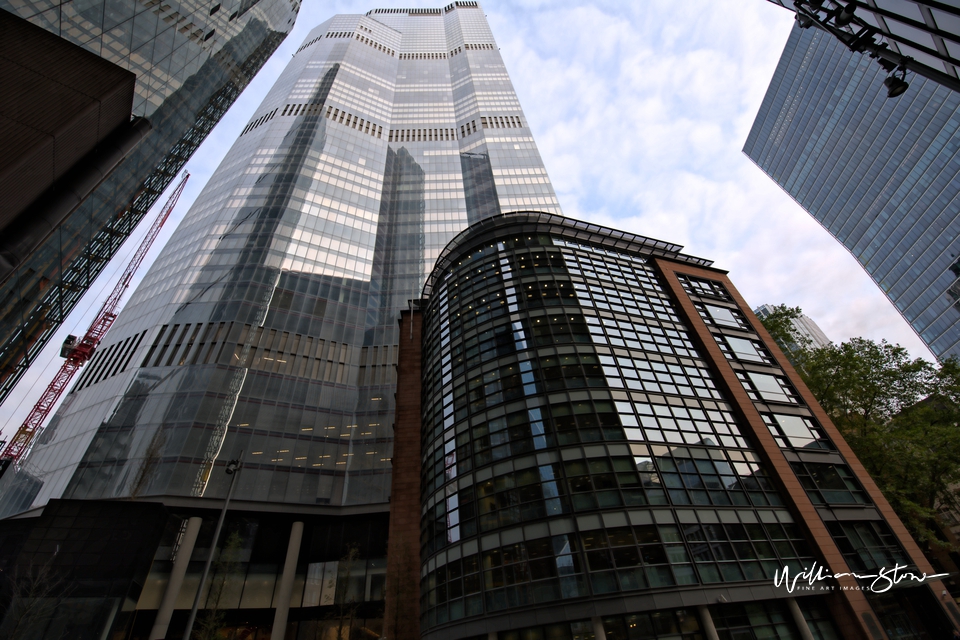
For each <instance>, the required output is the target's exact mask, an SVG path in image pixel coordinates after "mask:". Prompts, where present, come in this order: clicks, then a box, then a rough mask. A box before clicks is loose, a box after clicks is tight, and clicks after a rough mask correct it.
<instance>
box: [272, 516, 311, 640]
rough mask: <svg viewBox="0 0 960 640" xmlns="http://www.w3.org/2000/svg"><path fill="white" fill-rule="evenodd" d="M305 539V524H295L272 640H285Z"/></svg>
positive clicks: (291, 535)
mask: <svg viewBox="0 0 960 640" xmlns="http://www.w3.org/2000/svg"><path fill="white" fill-rule="evenodd" d="M302 539H303V523H302V522H294V523H293V526H292V527H291V528H290V542H289V544H287V559H286V561H284V563H283V575H281V576H280V590H279V591H277V611H276V613H274V614H273V631H272V633H271V635H270V638H271V639H272V640H283V636H284V634H285V633H286V632H287V614H288V613H290V594H291V593H293V579H294V577H295V576H296V575H297V558H299V557H300V540H302Z"/></svg>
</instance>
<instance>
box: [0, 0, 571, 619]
mask: <svg viewBox="0 0 960 640" xmlns="http://www.w3.org/2000/svg"><path fill="white" fill-rule="evenodd" d="M531 208H537V209H542V210H545V211H549V212H553V213H559V212H560V208H559V205H558V203H557V199H556V196H555V193H554V190H553V187H552V186H551V184H550V180H549V178H548V177H547V172H546V170H545V169H544V166H543V163H542V161H541V159H540V155H539V152H538V151H537V147H536V144H535V143H534V140H533V138H532V136H531V133H530V129H529V128H528V126H527V121H526V118H525V116H524V114H523V111H522V109H521V108H520V104H519V102H518V100H517V96H516V94H515V93H514V90H513V87H512V86H511V84H510V78H509V76H508V75H507V71H506V68H505V66H504V63H503V60H502V59H501V57H500V53H499V50H498V48H497V45H496V41H495V40H494V38H493V35H492V34H491V32H490V28H489V26H488V25H487V22H486V19H485V17H484V14H483V11H482V10H481V8H480V7H479V6H478V5H477V3H475V2H456V3H454V4H450V5H448V6H447V7H445V8H442V9H411V10H406V9H403V10H398V9H376V10H373V11H370V12H369V13H368V14H366V15H338V16H335V17H333V18H331V19H329V20H327V21H326V22H324V23H322V24H320V25H318V26H317V27H316V28H314V29H313V30H312V31H311V32H310V33H309V35H308V36H307V38H306V39H305V41H304V42H303V45H302V46H301V47H300V48H299V49H298V50H297V51H296V54H295V55H294V57H293V59H292V60H291V61H290V63H289V64H288V65H287V67H286V69H285V70H284V72H283V73H282V74H281V75H280V77H279V78H278V79H277V81H276V83H275V85H274V86H273V88H272V89H271V90H270V91H269V93H268V94H267V95H266V97H265V98H264V100H263V102H262V103H261V106H260V107H259V108H258V109H257V111H256V113H255V114H254V116H253V118H252V119H251V121H250V122H249V123H248V124H247V125H246V126H245V127H244V128H243V129H242V130H240V131H238V132H237V139H236V142H235V143H234V145H233V147H232V148H231V149H230V151H229V152H228V153H227V155H226V157H225V158H224V160H223V162H222V163H221V165H220V167H219V168H218V169H217V171H216V172H214V174H213V175H212V177H211V178H210V180H209V182H208V184H207V185H206V187H205V188H204V190H203V191H202V193H201V194H200V196H199V197H198V198H197V200H196V202H195V203H194V205H193V207H192V208H191V209H190V211H189V212H188V213H187V214H186V215H185V217H184V219H183V221H182V223H181V224H180V226H179V228H178V229H177V230H176V231H175V233H174V234H173V236H172V238H171V240H170V241H169V243H168V244H167V245H166V246H165V247H164V249H163V251H162V252H161V254H160V256H159V257H158V258H157V260H156V262H155V264H154V265H153V266H152V268H151V269H150V270H149V271H148V273H147V274H146V276H145V277H144V280H143V282H142V283H141V284H140V286H139V287H138V289H137V290H136V291H135V293H134V294H133V295H132V296H131V299H130V301H129V303H128V304H127V305H126V307H125V309H124V310H123V312H122V313H121V314H120V316H119V317H118V319H117V320H116V322H115V324H114V326H113V328H112V330H111V332H110V334H109V335H108V337H107V338H106V339H105V341H104V342H103V344H102V346H101V348H100V350H99V353H98V355H97V356H96V357H95V358H94V360H93V361H91V363H90V364H89V365H88V366H87V367H86V371H85V372H84V374H83V375H82V376H81V377H80V378H79V380H78V382H77V384H76V385H75V387H74V388H73V390H72V392H71V393H70V394H69V395H68V396H67V398H66V400H65V402H64V405H63V407H62V408H61V409H60V411H59V412H58V414H57V415H56V416H55V417H54V419H53V420H52V422H51V424H50V425H49V426H48V427H47V428H46V430H45V432H44V433H43V434H42V435H41V436H40V437H39V439H38V441H37V442H36V444H35V446H34V448H33V450H32V452H31V453H30V455H29V457H28V458H27V459H26V461H25V463H24V464H23V466H22V467H21V468H20V469H18V470H14V469H10V470H9V471H8V472H7V474H6V475H5V476H4V477H3V479H2V487H0V491H2V498H0V502H2V510H3V514H5V515H10V514H13V513H17V512H20V511H23V510H26V509H31V508H36V507H42V506H43V505H47V504H48V501H50V500H51V499H57V498H64V499H72V500H77V499H79V500H83V501H87V502H86V503H88V504H89V503H90V502H89V501H93V500H104V499H113V498H120V497H124V498H136V499H138V500H140V501H148V502H154V503H156V502H162V503H163V504H164V505H166V507H167V508H168V509H173V508H174V506H175V507H176V509H179V511H177V512H176V514H175V515H172V516H171V518H174V519H176V517H180V518H181V520H182V522H184V523H186V524H183V527H187V525H188V524H189V518H190V517H191V516H190V514H191V513H195V512H196V510H197V509H200V510H203V509H205V508H206V509H210V508H214V507H216V506H217V505H218V504H219V500H220V499H222V498H223V497H224V496H225V495H226V492H227V482H228V480H229V476H227V475H226V474H224V473H223V469H224V464H225V462H226V461H227V460H230V459H231V458H237V457H239V456H240V455H241V453H242V455H243V463H244V468H243V470H242V472H241V474H240V476H239V480H238V482H237V487H236V491H235V494H234V496H233V499H234V504H235V505H237V507H236V508H237V509H241V510H246V511H247V512H248V513H261V512H264V511H269V512H271V514H272V515H271V516H270V518H269V522H268V521H267V520H268V519H263V520H257V517H259V516H251V517H254V520H256V521H257V522H258V523H259V524H258V525H257V526H258V527H259V529H258V531H259V533H257V534H256V536H254V537H253V538H250V539H251V540H253V539H254V538H255V539H256V540H260V542H251V544H254V546H256V545H265V544H267V542H266V541H269V540H272V538H271V537H270V536H271V535H273V534H272V533H270V531H272V529H270V527H276V526H280V527H281V528H282V527H283V526H285V527H286V529H285V530H284V533H283V534H282V535H283V536H288V535H290V532H291V524H290V518H294V517H295V516H294V515H291V514H313V515H311V516H309V517H308V516H303V515H301V516H297V517H299V518H300V520H298V521H301V522H302V521H304V519H305V522H306V531H305V533H303V536H304V540H305V544H306V545H307V546H308V547H309V549H311V550H312V551H310V550H306V549H305V551H304V553H303V555H301V556H300V560H301V561H305V562H306V564H309V565H310V567H313V566H314V564H315V563H316V562H319V563H320V564H319V565H317V566H319V569H318V570H319V572H320V573H319V574H315V573H310V572H311V571H314V569H309V570H308V569H307V568H306V565H304V567H302V569H303V571H304V572H306V573H309V574H310V576H311V579H313V577H315V578H316V580H318V581H320V580H321V579H322V576H323V575H324V569H323V567H324V564H323V563H324V562H331V561H332V562H333V563H334V565H336V561H337V560H339V557H340V556H339V554H337V553H334V552H331V553H334V555H332V556H328V555H324V553H327V552H326V551H324V549H326V547H325V546H324V545H325V544H326V543H323V544H321V543H318V542H316V540H317V539H318V538H317V536H320V537H322V539H323V540H327V539H332V538H330V536H334V537H336V536H340V535H347V534H343V531H349V532H351V533H350V534H349V536H348V537H351V538H355V541H356V542H358V544H360V547H361V548H360V550H359V552H360V554H361V556H362V558H363V562H364V563H367V562H368V561H369V562H372V563H373V564H370V565H369V566H368V565H367V564H364V567H365V568H364V569H362V571H368V572H372V573H370V574H369V575H375V574H377V571H378V570H377V569H376V567H377V565H376V557H377V554H378V553H379V552H378V551H377V549H376V546H377V544H380V545H381V546H382V544H383V532H384V531H385V529H386V523H385V521H384V520H383V518H384V517H385V515H386V511H387V510H388V508H389V504H388V501H389V498H390V492H391V453H392V440H393V430H392V427H393V415H394V404H395V398H394V394H395V387H396V370H395V366H396V362H397V344H398V341H399V329H398V324H397V320H398V315H399V311H400V310H401V309H403V308H406V307H407V305H408V301H409V300H411V299H417V298H419V296H420V291H421V289H422V286H423V284H424V281H425V280H426V277H427V275H428V274H429V273H430V271H431V269H432V268H433V264H434V262H435V260H436V258H437V256H438V255H439V254H440V252H441V250H442V249H443V247H444V246H445V245H446V244H447V243H448V242H449V241H450V239H451V238H453V237H454V236H455V235H456V234H457V233H459V232H460V231H462V230H463V229H464V228H465V227H466V226H467V225H468V224H470V223H472V222H476V221H479V220H482V219H484V218H487V217H489V216H493V215H497V214H500V213H503V212H510V211H517V210H522V209H531ZM58 504H59V503H58ZM71 504H73V502H71ZM308 507H309V509H308ZM58 508H59V507H57V506H56V504H54V505H48V508H47V509H46V510H45V512H44V513H47V512H52V510H55V509H58ZM191 509H193V510H194V511H191ZM311 518H313V520H311ZM351 518H352V520H351ZM357 518H359V520H357ZM378 518H379V519H378ZM318 519H319V520H318ZM181 520H177V522H178V523H179V522H181ZM314 520H316V522H314ZM321 521H322V522H321ZM348 521H349V522H351V523H354V524H356V527H360V528H361V529H362V531H363V532H367V531H371V530H373V531H379V532H380V533H379V538H380V539H379V541H375V542H376V543H375V542H371V543H370V544H367V543H366V542H365V541H366V540H368V534H367V533H357V531H358V529H356V527H354V528H353V529H351V528H350V527H352V526H354V525H349V526H348V525H347V524H343V525H342V526H341V524H338V523H344V522H348ZM278 523H279V524H278ZM331 523H333V524H331ZM357 523H359V524H357ZM171 526H172V529H171V531H173V534H175V535H173V534H172V535H173V538H172V539H170V541H169V542H161V547H164V548H166V549H167V551H166V553H167V555H166V556H165V557H164V558H161V560H163V561H166V560H168V559H171V557H172V556H171V552H170V548H171V547H177V548H178V547H181V546H182V544H181V543H182V536H181V537H178V535H180V534H177V531H181V529H180V525H177V526H173V525H171ZM237 526H240V525H237ZM244 526H246V525H244ZM330 527H334V528H336V527H340V528H339V529H336V531H338V532H339V533H336V534H333V533H330V531H331V529H330ZM343 527H347V529H343ZM370 527H373V529H370ZM183 531H186V529H183ZM204 531H205V529H201V531H200V534H199V535H200V538H199V542H197V543H196V544H197V545H198V549H199V547H203V546H205V545H206V546H209V541H207V543H204V542H203V540H204V535H207V536H209V535H210V533H209V532H207V533H204ZM318 532H320V533H318ZM181 533H182V531H181ZM194 535H196V534H194ZM244 535H245V536H246V535H247V534H244ZM257 536H259V537H257ZM188 538H189V536H188ZM375 538H377V534H373V535H372V537H369V539H370V540H374V539H375ZM245 539H247V537H245ZM337 539H338V540H339V538H337ZM165 540H166V539H165ZM310 540H313V541H314V542H309V541H310ZM178 541H180V542H178ZM191 544H193V543H192V542H191ZM164 545H170V546H164ZM317 545H320V546H317ZM333 546H334V545H333V543H331V548H333ZM278 548H279V549H281V552H282V549H285V548H286V538H284V539H283V543H282V544H281V545H280V546H270V547H269V550H268V551H264V553H267V554H268V555H269V554H270V553H273V552H274V551H275V549H278ZM198 553H199V551H198ZM310 554H314V556H315V557H314V556H311V555H310ZM318 554H319V555H318ZM256 556H257V552H254V559H253V560H251V561H250V562H251V564H250V565H249V566H248V567H247V568H248V570H249V574H248V582H249V583H250V584H251V585H253V584H254V583H255V584H257V585H261V586H262V584H263V576H262V575H261V574H262V573H263V572H264V569H263V566H265V565H264V563H267V564H269V562H273V560H263V559H262V558H261V560H257V559H256ZM158 557H159V556H158ZM264 557H266V556H264ZM371 558H372V559H371ZM318 559H319V560H318ZM282 561H283V559H282V558H280V560H279V564H273V565H270V566H272V567H273V569H270V570H267V573H269V572H270V571H273V573H272V574H271V576H272V577H271V580H277V579H278V578H277V576H278V575H279V574H280V572H281V568H280V566H279V565H282ZM311 563H313V564H311ZM152 566H153V568H154V569H153V570H154V572H155V574H156V571H159V572H160V573H159V574H156V575H154V574H151V575H154V577H148V578H147V584H148V586H147V587H146V591H147V593H148V596H142V597H144V598H146V600H144V602H146V603H148V604H145V605H144V604H141V606H146V607H147V608H149V607H152V608H153V609H157V608H162V607H161V605H162V603H163V602H172V600H169V599H168V600H164V599H163V594H164V592H163V589H162V588H161V587H156V589H159V591H154V593H155V594H156V595H155V600H151V598H154V596H149V592H150V589H151V588H152V587H150V586H149V585H150V584H154V585H156V584H161V585H162V584H163V583H164V581H165V580H167V577H166V576H168V575H170V574H169V572H170V571H172V570H173V569H172V568H171V567H172V565H170V564H168V565H166V569H164V568H163V566H164V565H163V564H162V562H161V564H157V563H156V562H155V563H154V564H153V565H152ZM157 567H160V569H157ZM164 571H167V573H166V574H164V573H163V572H164ZM191 571H192V569H191ZM258 572H260V573H258ZM381 574H382V571H381ZM157 575H159V576H160V577H159V578H157V577H156V576H157ZM190 575H191V574H190V573H188V574H187V579H188V580H189V579H190ZM193 579H194V580H195V579H196V576H195V575H194V578H193ZM301 579H306V578H301ZM157 580H159V581H160V582H157ZM374 583H375V581H374ZM300 584H301V587H300V588H301V594H302V593H303V586H302V585H303V583H302V582H301V583H300ZM318 584H319V582H318ZM248 588H250V589H253V587H252V586H250V587H248ZM257 588H260V587H257ZM372 588H373V592H372V593H373V595H372V596H371V592H370V591H369V588H368V589H367V591H366V592H364V590H363V589H362V588H361V596H363V597H361V600H363V599H364V597H372V598H373V599H377V598H382V589H381V591H380V595H379V596H378V595H377V588H376V587H372ZM271 589H272V587H271ZM318 589H319V588H318ZM250 593H254V591H251V592H250ZM311 593H312V592H311ZM272 594H273V591H272V590H271V591H270V593H269V594H268V595H266V596H257V597H253V596H250V599H249V601H247V600H244V601H243V602H239V601H238V604H237V605H236V606H238V607H239V608H247V607H255V606H268V607H269V606H270V602H271V598H272ZM314 595H316V598H317V602H314V603H313V605H316V604H318V603H319V602H320V599H322V598H326V597H328V596H322V595H321V591H320V590H318V591H317V592H316V594H314ZM172 597H174V599H175V596H172ZM243 597H244V598H248V596H243ZM264 597H265V598H266V603H267V604H266V605H262V601H263V598H264ZM313 597H314V596H313V595H310V594H308V597H307V601H304V602H308V601H310V600H311V599H313ZM334 597H335V596H334V592H333V591H331V592H330V594H329V598H334ZM336 597H340V596H336ZM331 602H332V600H331ZM257 603H261V604H257ZM171 606H172V604H171ZM182 606H183V605H182V603H180V604H177V608H178V609H180V608H182ZM303 606H304V607H306V606H311V605H308V604H304V605H303ZM186 607H187V608H189V602H187V603H186ZM361 613H362V614H363V615H366V616H368V617H370V618H371V619H375V618H377V614H376V613H375V612H373V613H371V612H366V613H363V612H361ZM161 618H162V616H161ZM168 619H169V618H168ZM173 620H174V623H173V624H174V625H176V624H178V622H177V618H176V616H174V618H173ZM268 622H269V621H268ZM371 624H373V623H371ZM158 633H159V632H158ZM274 637H276V635H275V636H274Z"/></svg>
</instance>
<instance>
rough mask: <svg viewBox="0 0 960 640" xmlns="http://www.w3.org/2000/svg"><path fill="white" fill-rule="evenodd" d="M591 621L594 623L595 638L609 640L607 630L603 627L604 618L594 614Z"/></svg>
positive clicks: (596, 639)
mask: <svg viewBox="0 0 960 640" xmlns="http://www.w3.org/2000/svg"><path fill="white" fill-rule="evenodd" d="M590 623H591V624H593V637H594V640H607V632H606V630H605V629H604V628H603V620H601V619H600V618H599V617H597V616H594V617H592V618H590Z"/></svg>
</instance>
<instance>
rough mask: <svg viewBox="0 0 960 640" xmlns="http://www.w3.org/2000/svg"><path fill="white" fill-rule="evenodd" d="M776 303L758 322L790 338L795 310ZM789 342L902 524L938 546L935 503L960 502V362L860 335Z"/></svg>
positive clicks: (801, 369) (774, 333) (820, 398)
mask: <svg viewBox="0 0 960 640" xmlns="http://www.w3.org/2000/svg"><path fill="white" fill-rule="evenodd" d="M778 309H780V310H782V313H780V314H773V315H772V316H770V317H771V318H773V321H772V322H771V325H770V326H767V322H768V319H764V320H762V322H763V323H764V325H765V326H767V330H768V331H769V332H770V333H771V335H772V336H773V337H774V339H776V340H777V341H778V342H780V341H781V340H785V341H787V342H786V344H790V342H789V340H790V336H791V333H790V328H788V327H786V326H785V325H786V324H787V320H789V319H790V318H791V317H792V314H794V313H796V314H799V313H800V310H799V309H788V308H786V307H784V306H783V305H781V306H780V307H778ZM778 336H779V337H778ZM784 336H786V337H784ZM793 344H794V348H793V350H792V351H791V352H790V353H791V356H790V357H791V359H792V360H793V362H794V366H796V368H797V371H798V373H799V374H800V376H801V378H803V381H804V382H805V383H806V385H807V386H808V387H809V388H810V391H811V392H812V393H813V395H814V397H816V399H817V402H819V404H820V406H822V407H823V409H824V410H825V411H826V412H827V414H828V415H829V416H830V419H831V420H832V421H833V423H834V424H835V425H836V427H837V428H838V429H839V430H840V432H841V433H842V434H843V437H844V439H845V440H846V441H847V443H848V444H849V445H850V447H851V448H852V449H853V451H854V453H855V454H856V455H857V458H859V460H860V462H861V463H863V465H864V467H865V468H866V470H867V472H868V473H870V475H871V476H872V477H873V479H874V481H875V482H876V483H877V486H878V487H880V490H881V491H882V492H883V494H884V496H885V497H886V498H887V500H888V501H889V502H890V504H891V506H892V507H893V509H894V510H895V511H896V512H897V515H898V516H899V517H900V519H901V520H902V521H903V523H904V525H905V526H906V527H907V529H909V530H910V533H911V534H912V535H913V536H914V538H915V539H916V540H917V541H918V542H919V543H920V544H921V546H924V547H926V548H927V549H929V548H931V547H937V546H943V544H944V543H942V542H941V541H940V539H941V536H940V535H939V534H938V529H939V526H938V525H937V514H938V511H939V509H940V508H941V507H952V508H955V507H957V506H960V504H958V503H960V501H958V497H960V494H958V492H957V489H956V487H957V486H958V485H960V363H958V362H957V361H955V360H950V361H947V362H945V363H943V364H942V365H940V366H937V365H934V364H932V363H930V362H927V361H925V360H923V359H921V358H916V359H911V358H910V354H909V353H908V351H907V350H906V349H905V348H903V347H901V346H899V345H892V344H889V343H888V342H886V341H881V342H879V343H878V342H874V341H873V340H867V339H865V338H853V339H851V340H849V341H848V342H843V343H841V344H830V345H828V346H826V347H820V348H816V349H812V348H810V346H809V344H807V345H803V344H802V343H799V342H797V341H796V340H794V341H793ZM782 345H783V343H781V346H782Z"/></svg>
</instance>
